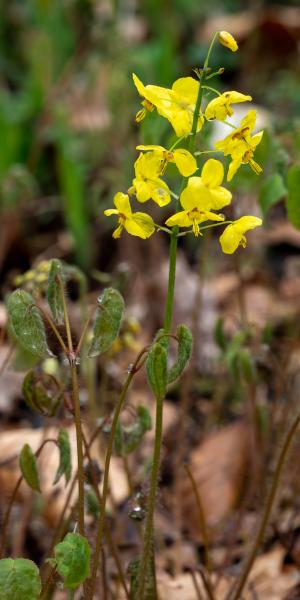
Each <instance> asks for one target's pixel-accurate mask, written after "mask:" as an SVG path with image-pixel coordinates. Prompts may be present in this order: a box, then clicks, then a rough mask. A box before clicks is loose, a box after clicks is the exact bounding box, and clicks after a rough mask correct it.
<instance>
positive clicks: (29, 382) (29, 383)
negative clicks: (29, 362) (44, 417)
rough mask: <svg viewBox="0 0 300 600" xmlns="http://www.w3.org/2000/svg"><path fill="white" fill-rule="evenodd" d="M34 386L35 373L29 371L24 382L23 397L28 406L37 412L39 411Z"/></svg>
mask: <svg viewBox="0 0 300 600" xmlns="http://www.w3.org/2000/svg"><path fill="white" fill-rule="evenodd" d="M34 385H35V377H34V372H33V371H28V373H27V374H26V375H25V378H24V381H23V386H22V393H23V397H24V400H25V402H26V404H27V406H28V407H29V408H30V409H31V410H33V411H34V412H35V411H36V410H37V407H36V404H35V393H34Z"/></svg>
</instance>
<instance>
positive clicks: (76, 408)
mask: <svg viewBox="0 0 300 600" xmlns="http://www.w3.org/2000/svg"><path fill="white" fill-rule="evenodd" d="M71 375H72V397H73V406H74V417H75V429H76V446H77V468H78V529H79V533H80V535H84V469H83V447H82V443H83V442H82V431H81V415H80V400H79V391H78V376H77V368H76V364H75V362H72V363H71Z"/></svg>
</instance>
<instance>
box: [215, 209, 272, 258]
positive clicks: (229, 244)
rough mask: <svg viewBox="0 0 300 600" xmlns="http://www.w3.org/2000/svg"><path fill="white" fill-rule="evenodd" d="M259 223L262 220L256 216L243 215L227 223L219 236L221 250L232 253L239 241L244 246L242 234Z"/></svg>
mask: <svg viewBox="0 0 300 600" xmlns="http://www.w3.org/2000/svg"><path fill="white" fill-rule="evenodd" d="M261 224H262V220H261V219H259V218H258V217H253V216H244V217H241V218H240V219H238V220H237V221H235V222H234V223H232V224H230V225H227V227H226V228H225V229H224V231H223V233H222V235H221V236H220V244H221V247H222V250H223V252H225V254H232V253H233V252H235V250H236V249H237V248H238V247H239V245H240V244H241V243H242V245H244V246H245V245H246V238H245V237H244V234H245V233H246V232H247V231H249V230H250V229H254V227H258V226H260V225H261Z"/></svg>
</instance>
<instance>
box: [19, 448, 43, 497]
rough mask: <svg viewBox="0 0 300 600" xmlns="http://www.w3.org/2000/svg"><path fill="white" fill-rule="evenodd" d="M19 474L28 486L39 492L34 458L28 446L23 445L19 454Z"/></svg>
mask: <svg viewBox="0 0 300 600" xmlns="http://www.w3.org/2000/svg"><path fill="white" fill-rule="evenodd" d="M20 469H21V473H22V475H23V477H24V479H25V481H26V483H28V485H29V486H30V487H31V488H32V489H33V490H35V491H37V492H40V491H41V488H40V480H39V474H38V470H37V464H36V457H35V455H34V454H33V452H32V450H31V448H30V446H29V444H25V446H23V448H22V450H21V454H20Z"/></svg>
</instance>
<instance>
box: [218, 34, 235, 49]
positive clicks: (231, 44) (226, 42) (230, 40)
mask: <svg viewBox="0 0 300 600" xmlns="http://www.w3.org/2000/svg"><path fill="white" fill-rule="evenodd" d="M218 38H219V42H220V44H222V45H223V46H226V48H229V50H231V51H232V52H236V51H237V50H238V45H237V43H236V41H235V39H234V37H233V35H231V33H228V31H219V35H218Z"/></svg>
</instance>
